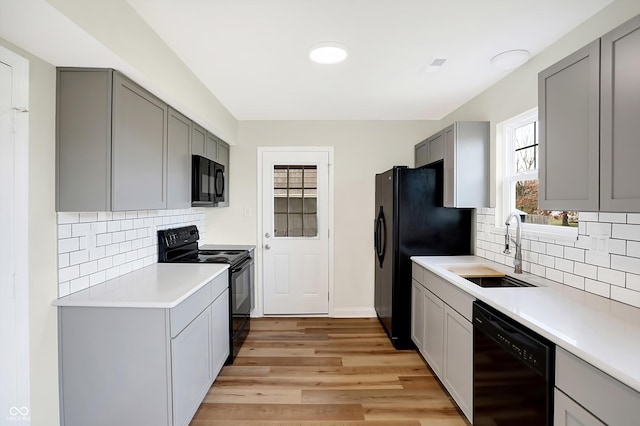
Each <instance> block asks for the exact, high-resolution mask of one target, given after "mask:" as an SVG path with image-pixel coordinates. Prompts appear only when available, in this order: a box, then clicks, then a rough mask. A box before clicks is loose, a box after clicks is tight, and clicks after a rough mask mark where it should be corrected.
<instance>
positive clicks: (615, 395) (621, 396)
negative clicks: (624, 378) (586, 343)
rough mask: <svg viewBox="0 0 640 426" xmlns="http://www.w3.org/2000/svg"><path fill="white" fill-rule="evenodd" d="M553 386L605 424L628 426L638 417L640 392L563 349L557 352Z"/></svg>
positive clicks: (634, 423) (639, 414)
mask: <svg viewBox="0 0 640 426" xmlns="http://www.w3.org/2000/svg"><path fill="white" fill-rule="evenodd" d="M556 386H557V387H558V388H559V389H560V390H562V391H563V392H564V393H566V394H567V395H569V396H570V397H571V398H572V399H573V400H575V401H576V402H577V403H578V404H580V405H582V406H583V407H585V408H586V409H588V410H589V411H590V412H592V413H593V414H594V415H595V416H597V417H598V418H600V419H601V420H602V421H604V422H605V423H607V424H611V425H623V426H631V425H636V424H637V421H638V419H639V418H640V393H638V392H636V391H634V390H633V389H631V388H629V387H627V386H626V385H624V384H622V383H620V382H619V381H617V380H616V379H614V378H613V377H611V376H609V375H607V374H605V373H603V372H602V371H600V370H598V369H597V368H595V367H594V366H592V365H590V364H588V363H586V362H585V361H583V360H581V359H579V358H578V357H576V356H574V355H572V354H570V353H569V352H567V351H565V350H564V349H562V348H557V351H556ZM603 395H606V398H603Z"/></svg>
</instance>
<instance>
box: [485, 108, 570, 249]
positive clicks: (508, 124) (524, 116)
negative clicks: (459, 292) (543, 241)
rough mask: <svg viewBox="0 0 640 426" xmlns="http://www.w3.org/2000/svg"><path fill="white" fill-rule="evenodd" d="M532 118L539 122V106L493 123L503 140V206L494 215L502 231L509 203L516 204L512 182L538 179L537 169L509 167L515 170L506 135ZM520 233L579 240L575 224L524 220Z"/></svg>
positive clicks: (498, 227) (497, 226)
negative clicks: (560, 224)
mask: <svg viewBox="0 0 640 426" xmlns="http://www.w3.org/2000/svg"><path fill="white" fill-rule="evenodd" d="M532 120H535V121H536V122H538V107H535V108H532V109H530V110H528V111H525V112H523V113H521V114H518V115H516V116H514V117H512V118H509V119H507V120H505V121H503V122H501V123H499V124H498V125H497V126H496V129H497V130H496V133H497V134H498V133H499V137H500V140H501V142H502V147H501V148H502V155H503V158H504V168H503V170H502V179H501V181H502V208H501V211H500V214H496V222H497V223H496V229H497V230H500V231H501V232H506V226H505V223H504V222H505V219H506V218H507V216H508V215H509V213H510V212H511V211H513V207H512V205H514V204H515V199H514V198H513V194H512V191H511V188H512V186H513V184H514V182H515V181H517V180H522V179H523V178H528V177H535V178H536V179H537V178H538V170H536V171H535V172H532V171H527V172H521V173H518V174H515V173H513V172H511V171H512V170H514V159H513V155H511V150H512V136H511V135H510V134H509V132H513V131H514V130H515V129H516V128H518V127H520V126H523V125H526V124H528V123H530V122H531V121H532ZM539 131H540V128H539V126H538V125H536V134H539ZM538 141H539V139H538V137H536V143H539V142H538ZM538 166H539V164H538ZM496 213H498V212H496ZM522 234H523V236H524V237H527V236H529V237H537V238H549V239H555V240H563V241H576V240H577V239H578V227H566V226H554V225H543V224H533V223H523V224H522Z"/></svg>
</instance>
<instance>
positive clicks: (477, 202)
mask: <svg viewBox="0 0 640 426" xmlns="http://www.w3.org/2000/svg"><path fill="white" fill-rule="evenodd" d="M438 161H443V169H444V182H443V201H444V207H458V208H477V207H489V206H490V202H489V185H490V180H489V178H490V176H489V172H490V165H489V122H488V121H456V122H455V123H453V124H451V125H450V126H448V127H447V128H445V129H444V130H441V131H439V132H437V133H435V134H434V135H432V136H430V137H428V138H427V139H426V140H425V141H423V142H420V143H419V144H418V145H416V147H415V165H416V167H421V166H425V165H430V164H433V163H436V162H438Z"/></svg>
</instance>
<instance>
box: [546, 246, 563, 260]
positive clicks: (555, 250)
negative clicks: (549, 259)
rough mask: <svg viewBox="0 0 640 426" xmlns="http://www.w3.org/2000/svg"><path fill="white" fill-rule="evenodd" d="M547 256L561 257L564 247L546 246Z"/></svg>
mask: <svg viewBox="0 0 640 426" xmlns="http://www.w3.org/2000/svg"><path fill="white" fill-rule="evenodd" d="M547 254H548V255H549V256H554V257H562V256H563V254H564V247H563V246H560V245H557V244H547Z"/></svg>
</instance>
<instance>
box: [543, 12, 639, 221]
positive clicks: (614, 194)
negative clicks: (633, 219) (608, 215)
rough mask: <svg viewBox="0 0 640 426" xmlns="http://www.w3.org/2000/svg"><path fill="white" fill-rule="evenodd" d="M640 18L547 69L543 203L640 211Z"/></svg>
mask: <svg viewBox="0 0 640 426" xmlns="http://www.w3.org/2000/svg"><path fill="white" fill-rule="evenodd" d="M639 51H640V16H637V17H635V18H633V19H631V20H630V21H627V22H626V23H624V24H622V25H621V26H619V27H618V28H616V29H614V30H613V31H611V32H609V33H608V34H606V35H604V36H603V37H602V38H600V39H599V40H596V41H594V42H593V43H591V44H589V45H588V46H585V47H584V48H582V49H580V50H578V51H577V52H575V53H573V54H571V55H569V56H568V57H567V58H565V59H563V60H561V61H560V62H558V63H557V64H555V65H552V66H551V67H549V68H548V69H546V70H544V71H542V72H541V73H540V74H539V77H538V91H539V99H538V102H539V116H540V117H539V120H540V174H539V179H540V193H539V205H540V207H541V208H544V209H547V210H578V211H611V212H640V186H638V184H637V183H638V182H639V181H640V168H638V167H637V164H636V163H637V161H636V159H637V158H640V144H638V143H637V140H638V137H637V135H638V132H639V131H640V123H639V122H638V114H637V111H638V110H639V109H640V86H638V83H637V82H638V78H637V76H638V75H640V56H638V53H637V52H639Z"/></svg>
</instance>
